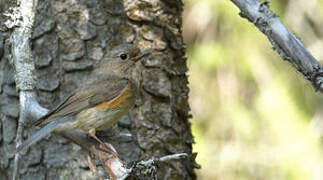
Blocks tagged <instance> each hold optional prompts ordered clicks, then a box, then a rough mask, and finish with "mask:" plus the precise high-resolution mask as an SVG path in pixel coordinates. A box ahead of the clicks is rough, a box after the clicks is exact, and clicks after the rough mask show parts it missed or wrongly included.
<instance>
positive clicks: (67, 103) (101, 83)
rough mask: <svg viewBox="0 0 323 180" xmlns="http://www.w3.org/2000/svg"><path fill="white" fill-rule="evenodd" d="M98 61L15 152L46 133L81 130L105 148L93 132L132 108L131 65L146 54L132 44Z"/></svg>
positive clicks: (40, 120)
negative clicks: (90, 72) (38, 128)
mask: <svg viewBox="0 0 323 180" xmlns="http://www.w3.org/2000/svg"><path fill="white" fill-rule="evenodd" d="M107 54H108V55H106V56H105V57H104V58H102V60H101V61H100V62H99V64H98V68H96V69H94V70H93V72H92V74H91V75H90V78H89V80H87V81H86V82H84V83H83V84H82V85H81V86H80V87H79V88H77V89H75V90H74V91H73V92H72V93H71V94H70V95H69V96H67V97H66V98H65V99H64V101H62V102H61V103H59V104H58V106H57V107H56V108H54V109H52V110H51V111H50V112H49V113H48V114H47V115H45V116H44V117H42V118H40V119H39V120H36V121H35V123H33V125H36V126H39V127H41V129H40V130H39V131H37V132H36V133H35V134H34V135H32V136H31V137H30V138H28V139H27V140H26V141H24V142H23V143H22V144H21V145H19V146H18V147H17V148H16V153H18V152H20V151H21V150H23V149H25V148H28V147H30V146H32V145H33V144H35V143H36V142H38V141H40V140H41V139H42V138H44V137H45V136H46V135H48V134H49V133H52V132H54V133H56V134H60V132H62V131H69V130H74V129H81V130H83V131H86V132H88V133H89V135H90V137H92V138H94V139H95V140H96V141H97V142H98V143H100V144H101V145H103V146H105V145H106V144H105V143H103V142H102V141H101V140H100V139H99V138H98V137H96V135H95V132H96V131H97V130H98V131H100V130H103V129H105V128H106V127H108V126H111V125H112V124H114V123H116V122H117V121H118V120H120V119H121V118H122V117H123V116H124V115H125V114H127V113H128V111H129V110H130V109H131V108H132V107H133V106H134V104H135V98H136V94H137V92H138V84H137V83H136V82H135V80H134V78H133V77H132V73H133V71H134V70H135V67H136V66H135V65H136V63H137V62H139V61H140V60H141V59H142V58H143V57H145V56H147V55H149V54H150V52H148V51H145V52H144V51H140V49H139V48H138V47H137V46H135V45H134V44H130V43H126V44H121V45H118V46H116V47H114V48H113V49H112V50H111V51H109V53H107Z"/></svg>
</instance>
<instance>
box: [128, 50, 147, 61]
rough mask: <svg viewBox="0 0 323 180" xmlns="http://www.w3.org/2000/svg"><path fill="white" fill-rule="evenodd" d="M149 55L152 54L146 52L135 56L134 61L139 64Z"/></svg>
mask: <svg viewBox="0 0 323 180" xmlns="http://www.w3.org/2000/svg"><path fill="white" fill-rule="evenodd" d="M149 54H151V53H150V52H149V51H144V52H140V53H139V55H138V56H135V57H133V58H132V60H133V61H135V62H137V61H139V60H140V59H142V58H143V57H145V56H148V55H149Z"/></svg>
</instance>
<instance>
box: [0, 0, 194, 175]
mask: <svg viewBox="0 0 323 180" xmlns="http://www.w3.org/2000/svg"><path fill="white" fill-rule="evenodd" d="M9 3H11V4H9ZM10 6H12V2H1V1H0V9H1V12H3V10H6V9H7V8H8V7H10ZM182 6H183V4H182V2H181V1H180V0H176V1H173V0H172V1H166V0H164V1H162V0H154V1H139V0H124V1H117V0H105V1H100V0H92V1H87V0H81V1H72V0H67V1H59V0H52V1H51V0H43V1H39V5H38V14H37V15H36V24H35V28H34V32H33V54H34V57H35V65H36V75H37V77H38V79H37V83H36V85H37V90H38V97H39V101H40V103H41V104H42V105H44V106H45V107H47V108H49V109H50V108H53V107H54V106H55V105H56V104H57V103H58V102H59V101H61V100H63V99H64V97H66V96H67V95H68V94H69V93H70V92H71V91H72V90H74V89H75V88H76V87H78V86H79V85H80V84H81V83H82V82H84V81H85V80H86V79H87V78H88V76H87V75H88V74H90V72H91V71H92V70H93V68H95V67H96V64H97V62H98V61H100V60H101V58H102V57H103V56H104V54H105V53H107V52H108V50H109V48H110V47H111V46H113V45H116V44H119V43H121V42H125V41H127V42H133V43H135V44H137V45H138V46H139V47H141V48H142V49H152V50H153V54H152V55H151V56H150V57H149V58H147V59H146V60H145V61H144V62H143V66H142V67H141V69H142V80H141V81H142V83H143V85H142V89H141V98H140V100H138V101H137V103H136V107H135V108H134V110H133V111H132V113H129V116H127V117H125V118H123V119H122V120H121V121H120V122H118V124H117V125H116V126H115V127H114V128H110V129H107V130H105V131H104V132H103V133H99V136H100V135H101V136H100V137H101V138H103V139H104V140H105V141H107V142H109V143H111V144H113V145H114V147H115V148H116V149H117V151H118V152H119V154H120V155H121V156H122V157H123V158H124V159H125V160H126V161H127V162H131V161H135V160H139V159H148V158H149V157H151V156H157V157H159V156H162V155H167V154H173V153H179V152H186V153H188V154H192V143H193V137H192V135H191V132H190V124H189V121H188V118H189V114H188V112H189V105H188V101H187V100H188V91H189V90H188V87H187V83H188V82H187V77H186V75H185V72H186V71H187V67H186V59H185V57H184V55H185V49H184V44H183V40H182V36H181V12H182ZM0 18H1V20H0V22H3V20H4V17H3V16H2V15H1V16H0ZM0 30H1V31H0V58H1V61H0V93H1V94H0V118H1V121H0V154H1V156H0V179H1V180H2V179H3V180H6V179H10V178H11V176H12V165H13V164H12V163H13V157H14V154H13V151H14V149H15V144H14V139H15V134H16V129H17V118H18V117H19V109H18V107H19V106H18V93H17V92H16V90H15V81H14V74H15V72H14V71H13V67H12V65H11V63H10V59H11V55H10V45H9V42H8V37H9V35H10V33H11V32H10V31H9V30H6V29H5V28H3V26H2V25H1V28H0ZM36 130H37V129H36V128H34V127H33V128H29V130H27V131H25V132H26V133H25V137H27V136H28V135H30V134H32V133H34V132H35V131H36ZM86 155H87V154H86V152H85V151H84V150H82V149H81V148H79V147H78V146H76V145H74V144H73V143H70V142H69V141H67V140H65V139H64V138H61V137H58V136H55V135H51V136H49V137H48V138H46V139H45V140H43V141H41V142H40V143H38V144H37V145H35V146H33V147H31V148H30V149H29V150H28V151H27V152H26V153H25V154H24V155H23V156H22V160H21V163H20V170H19V172H20V177H21V179H26V180H28V179H33V180H34V179H73V178H74V179H103V178H104V177H106V174H105V172H104V170H103V168H101V167H100V168H99V169H100V171H99V172H97V173H96V174H94V175H93V174H92V173H91V172H90V171H89V168H88V164H87V158H86ZM192 157H193V156H192ZM193 166H194V160H193V158H192V159H187V160H184V161H174V162H170V163H167V164H162V165H161V166H159V167H158V174H159V178H160V179H195V174H194V172H193ZM93 177H94V178H93ZM146 178H147V179H149V177H146ZM142 179H145V178H144V177H143V178H142Z"/></svg>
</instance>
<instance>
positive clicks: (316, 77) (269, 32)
mask: <svg viewBox="0 0 323 180" xmlns="http://www.w3.org/2000/svg"><path fill="white" fill-rule="evenodd" d="M231 2H233V3H234V4H235V5H236V6H237V7H238V8H239V9H240V10H241V12H240V16H241V17H244V18H247V19H248V20H249V21H250V22H252V23H253V24H254V25H255V26H256V27H257V28H258V29H259V30H260V31H261V32H262V33H264V34H265V35H266V36H267V38H268V39H269V41H270V43H271V44H272V45H273V47H274V49H275V50H276V52H277V53H278V54H279V55H280V56H281V57H282V58H283V59H284V60H287V61H289V62H290V63H291V64H293V66H294V67H295V68H296V69H297V70H298V71H299V72H301V73H302V74H303V75H304V77H305V78H306V79H307V80H309V81H310V82H311V83H312V84H313V86H314V87H315V89H316V90H319V91H320V92H323V69H322V66H321V64H320V63H319V62H318V61H317V60H316V59H315V58H314V57H313V56H312V55H311V53H310V52H309V51H308V50H307V49H306V48H305V47H304V45H303V44H302V42H301V41H300V40H299V39H298V38H297V37H296V36H295V35H294V34H293V33H291V32H290V31H289V30H288V29H287V28H286V27H285V26H284V25H283V24H282V23H281V22H280V20H279V18H278V16H277V15H276V14H275V13H274V12H273V11H271V10H270V9H269V7H268V4H269V2H268V1H265V2H264V3H260V2H259V1H258V0H231Z"/></svg>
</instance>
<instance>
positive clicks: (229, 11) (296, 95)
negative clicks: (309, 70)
mask: <svg viewBox="0 0 323 180" xmlns="http://www.w3.org/2000/svg"><path fill="white" fill-rule="evenodd" d="M184 3H185V11H184V16H183V19H184V32H183V34H184V39H185V42H186V44H187V56H188V59H189V68H190V70H189V80H190V89H191V92H190V104H191V108H192V114H193V119H192V120H191V121H192V130H193V133H194V136H195V141H196V144H195V145H194V151H195V152H198V156H197V162H198V163H199V164H200V165H201V166H202V168H201V169H200V170H197V171H196V172H197V174H198V179H203V180H209V179H212V180H213V179H221V180H222V179H224V180H231V179H234V180H236V179H238V180H240V179H246V180H250V179H261V180H263V179H284V180H285V179H293V180H294V179H295V180H306V179H315V180H316V179H317V180H321V179H323V139H322V135H323V109H322V107H323V105H322V102H323V98H322V97H323V95H322V94H320V93H316V92H315V91H314V89H313V87H312V86H311V84H310V83H309V82H307V81H306V80H305V79H304V78H303V77H302V75H301V74H300V73H298V72H297V71H296V70H295V69H294V68H293V67H291V65H290V64H289V63H287V62H286V61H282V60H281V59H280V57H279V56H278V55H277V54H276V53H275V52H274V51H273V50H272V46H271V45H270V43H269V41H268V40H267V39H266V37H265V36H264V35H263V34H262V33H260V32H259V31H258V30H257V29H256V28H255V27H254V26H253V25H252V24H251V23H249V22H248V21H247V20H246V19H242V18H241V17H239V15H238V13H239V10H238V8H237V7H236V6H234V5H233V4H232V3H231V1H229V0H185V1H184ZM270 7H271V9H273V10H274V11H275V12H276V13H277V14H278V15H279V16H280V18H281V20H282V22H283V23H284V24H285V25H286V26H287V27H288V28H289V29H290V30H291V31H293V32H294V33H295V34H296V35H297V36H299V37H300V39H301V40H302V41H303V42H304V44H305V45H306V47H307V48H308V49H309V50H310V51H311V53H312V54H313V55H314V56H315V57H316V58H317V59H319V60H321V59H322V58H323V41H322V40H323V1H318V0H272V1H271V3H270Z"/></svg>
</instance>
